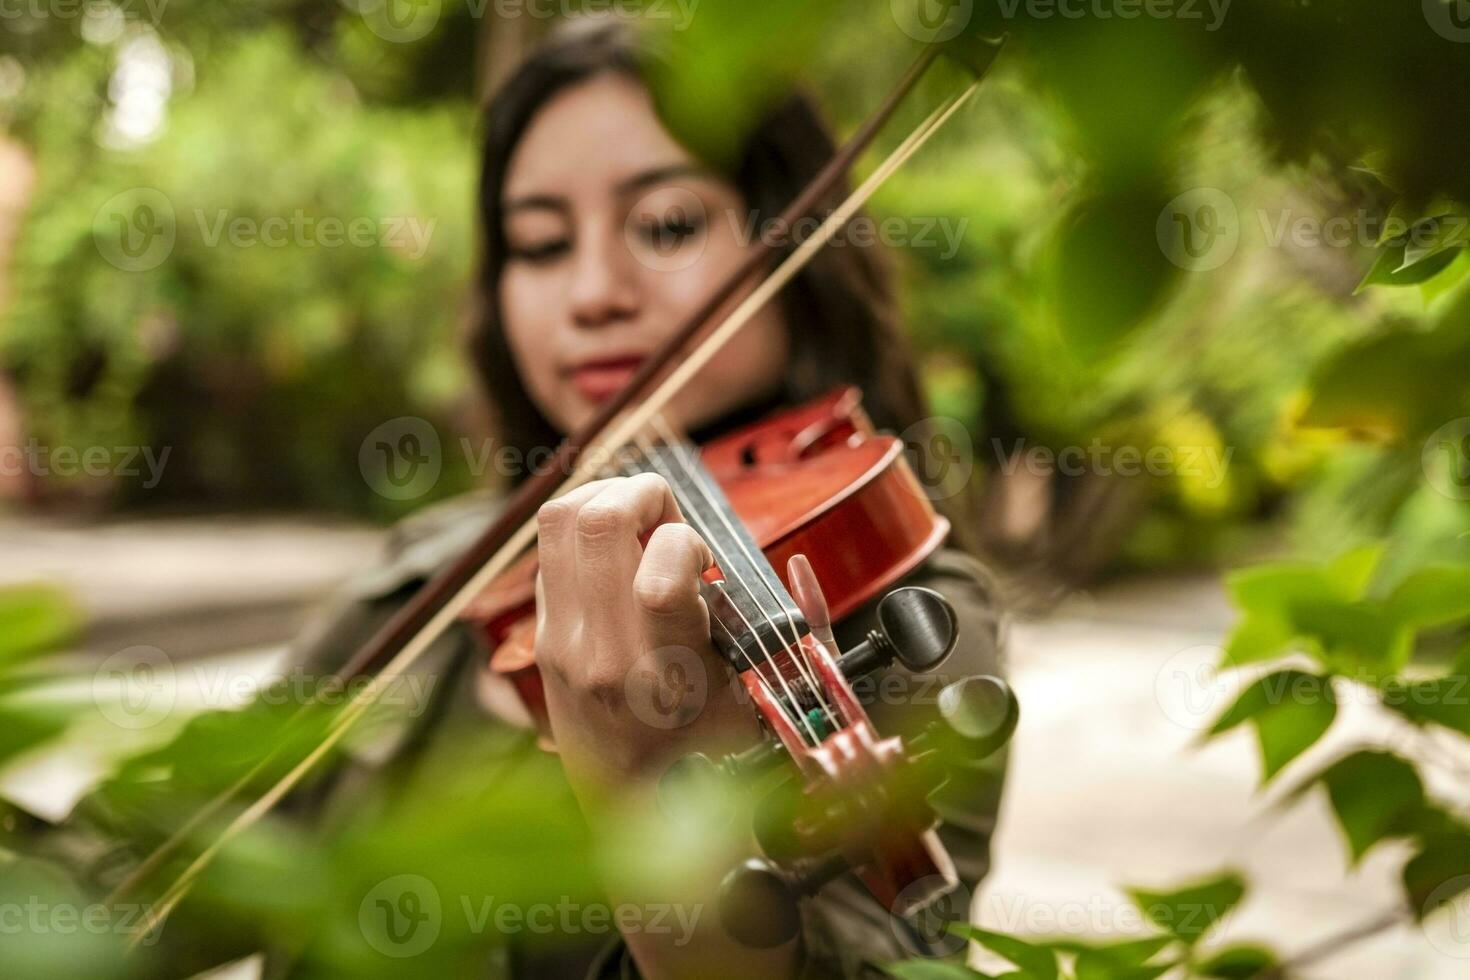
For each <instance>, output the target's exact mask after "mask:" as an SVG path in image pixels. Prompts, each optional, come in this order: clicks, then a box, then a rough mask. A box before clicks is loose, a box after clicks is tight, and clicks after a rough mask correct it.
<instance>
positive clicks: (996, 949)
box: [950, 922, 1057, 980]
mask: <svg viewBox="0 0 1470 980" xmlns="http://www.w3.org/2000/svg"><path fill="white" fill-rule="evenodd" d="M950 929H951V931H952V932H955V933H958V934H959V935H961V936H965V937H966V938H968V939H971V940H973V941H975V942H977V943H979V944H980V945H981V946H984V947H985V948H986V949H988V950H990V951H991V952H992V953H994V954H996V955H997V956H1000V957H1003V958H1005V959H1007V960H1009V961H1010V962H1011V963H1013V964H1015V965H1016V966H1017V967H1019V968H1020V969H1021V971H1022V972H1024V973H1025V974H1026V975H1027V976H1028V977H1035V978H1036V980H1056V977H1057V954H1056V952H1055V950H1053V949H1051V948H1050V947H1046V946H1038V945H1035V944H1033V943H1028V942H1026V941H1025V940H1022V939H1017V938H1016V937H1014V936H1007V935H1004V934H1002V933H998V932H991V931H989V930H987V929H981V928H979V927H978V926H972V925H969V924H967V923H963V922H957V923H955V924H954V925H953V926H951V927H950Z"/></svg>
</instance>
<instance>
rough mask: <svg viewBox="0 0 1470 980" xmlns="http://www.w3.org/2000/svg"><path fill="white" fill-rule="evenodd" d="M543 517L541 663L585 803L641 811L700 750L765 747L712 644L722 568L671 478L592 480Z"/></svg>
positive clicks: (557, 730)
mask: <svg viewBox="0 0 1470 980" xmlns="http://www.w3.org/2000/svg"><path fill="white" fill-rule="evenodd" d="M537 520H538V523H539V525H540V531H539V534H540V538H539V540H540V545H539V548H540V555H539V557H540V565H541V570H540V574H539V575H538V577H537V580H536V610H537V622H536V661H537V664H538V666H539V667H540V670H541V675H542V679H543V681H544V684H545V688H546V704H547V711H548V714H549V716H550V719H551V729H552V735H553V737H554V738H555V740H556V744H557V748H558V750H559V751H560V753H561V755H562V762H563V765H564V767H565V768H566V771H567V776H568V779H569V780H570V781H571V783H572V788H573V789H574V790H575V791H576V792H577V794H578V797H579V798H580V799H582V801H583V805H584V806H587V805H588V804H589V803H592V802H593V798H594V797H603V796H605V795H609V794H615V795H616V797H617V798H619V799H621V800H623V801H627V799H628V794H629V792H630V790H632V791H633V792H635V793H636V792H637V791H638V790H639V789H640V788H645V789H646V788H647V787H649V786H651V785H652V783H653V782H654V781H655V780H656V779H657V778H658V776H659V775H661V774H662V772H663V770H664V769H665V768H667V767H668V765H669V764H670V763H672V762H673V761H674V760H675V759H677V758H678V757H679V756H681V755H684V754H686V753H688V752H695V751H703V752H709V753H719V752H729V751H734V750H738V749H740V748H744V747H746V746H748V745H749V744H750V743H751V742H753V741H754V740H755V738H756V737H757V734H758V730H757V726H756V721H755V713H754V711H753V710H752V707H751V705H750V704H749V703H748V702H746V703H742V697H741V695H742V694H743V692H742V691H741V690H740V688H739V682H738V681H736V680H735V679H734V675H733V672H732V671H731V670H730V669H729V667H728V666H727V665H726V663H725V662H724V660H723V659H722V658H721V657H720V656H719V655H718V654H717V653H716V652H715V650H714V648H713V646H712V645H711V643H710V639H709V636H710V632H709V631H710V622H709V612H708V610H707V609H706V608H705V604H704V599H703V598H702V597H701V596H700V594H699V578H700V574H701V573H702V572H703V571H704V570H705V569H707V568H709V567H710V565H711V564H712V563H713V557H712V556H711V554H710V550H709V548H708V546H707V545H706V544H705V543H704V541H703V540H702V539H701V538H700V537H699V535H698V534H696V533H695V531H694V529H693V528H691V527H689V525H687V524H685V523H684V522H683V518H682V516H681V515H680V513H679V507H678V505H677V504H676V503H675V502H674V497H673V494H672V492H671V491H670V490H669V486H668V484H667V483H666V482H665V481H664V480H663V478H662V477H659V476H657V475H654V474H642V475H639V476H633V477H627V478H617V479H610V480H600V481H598V482H596V483H590V484H587V485H586V486H584V487H580V488H578V489H577V490H574V491H572V492H571V493H569V494H567V495H565V496H563V497H561V498H559V499H557V500H554V501H552V502H551V503H548V504H546V505H545V506H543V507H542V508H541V510H540V512H539V513H538V515H537ZM644 542H646V543H644Z"/></svg>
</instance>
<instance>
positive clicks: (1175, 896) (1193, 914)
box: [1128, 872, 1245, 946]
mask: <svg viewBox="0 0 1470 980" xmlns="http://www.w3.org/2000/svg"><path fill="white" fill-rule="evenodd" d="M1128 894H1129V895H1130V896H1131V897H1132V899H1133V902H1134V904H1135V905H1137V906H1138V907H1139V909H1140V910H1142V912H1143V914H1144V915H1146V916H1148V917H1149V918H1150V919H1151V920H1153V921H1154V922H1155V923H1157V924H1158V925H1159V926H1160V927H1162V928H1164V929H1167V930H1168V931H1169V932H1171V933H1172V934H1174V935H1175V936H1177V937H1179V938H1180V939H1181V940H1183V941H1184V942H1185V943H1187V944H1189V945H1191V946H1192V945H1194V944H1195V943H1196V942H1197V941H1198V940H1199V938H1200V937H1201V936H1203V935H1204V934H1205V932H1207V931H1208V930H1209V928H1210V927H1211V926H1212V925H1214V924H1215V923H1216V922H1217V921H1219V920H1220V919H1221V918H1223V917H1224V916H1226V915H1228V914H1229V912H1230V910H1231V909H1233V908H1235V906H1236V905H1237V904H1238V903H1239V902H1240V900H1241V898H1242V897H1244V895H1245V880H1244V879H1243V878H1241V876H1240V875H1239V874H1236V873H1235V872H1230V873H1228V874H1224V875H1221V876H1220V877H1218V878H1211V879H1209V880H1208V881H1202V882H1200V883H1199V884H1196V885H1190V886H1188V887H1186V888H1182V889H1180V890H1178V891H1173V892H1154V891H1146V890H1143V889H1130V890H1129V893H1128Z"/></svg>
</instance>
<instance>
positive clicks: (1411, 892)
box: [1403, 827, 1470, 919]
mask: <svg viewBox="0 0 1470 980" xmlns="http://www.w3.org/2000/svg"><path fill="white" fill-rule="evenodd" d="M1403 882H1404V895H1405V897H1406V898H1407V899H1408V902H1409V908H1410V910H1412V911H1413V913H1414V915H1415V916H1416V917H1417V918H1419V919H1423V918H1424V917H1426V916H1428V915H1429V914H1430V913H1432V912H1434V911H1435V910H1436V909H1438V908H1440V907H1441V906H1443V905H1444V904H1445V903H1446V902H1449V901H1451V900H1452V899H1454V898H1455V897H1456V896H1457V895H1460V894H1461V893H1463V892H1465V891H1470V828H1464V827H1461V828H1458V829H1457V830H1455V831H1453V832H1442V833H1437V834H1433V835H1431V836H1429V837H1428V838H1427V839H1425V841H1424V844H1423V846H1422V847H1421V848H1420V850H1419V853H1418V854H1416V855H1415V856H1414V857H1413V858H1411V859H1410V860H1409V862H1408V863H1407V864H1405V865H1404V873H1403Z"/></svg>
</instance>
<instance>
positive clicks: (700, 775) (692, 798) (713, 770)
mask: <svg viewBox="0 0 1470 980" xmlns="http://www.w3.org/2000/svg"><path fill="white" fill-rule="evenodd" d="M786 758H787V756H786V749H785V748H784V747H783V746H782V745H781V743H780V742H777V741H775V740H774V739H768V740H767V741H764V742H762V743H761V744H759V745H756V746H754V747H752V748H749V749H746V750H745V751H744V752H740V753H738V754H736V755H727V756H725V757H724V758H722V759H720V760H719V761H718V762H717V761H715V760H714V759H711V758H710V757H709V756H707V755H705V754H704V753H703V752H692V753H690V754H689V755H686V756H682V757H680V758H679V759H677V760H675V762H674V764H673V765H671V766H669V768H668V769H666V770H664V774H663V775H662V776H661V777H659V781H658V802H659V806H660V807H662V808H663V811H664V813H666V814H668V815H669V816H677V815H678V814H680V813H687V812H691V807H695V806H698V803H699V801H700V800H709V799H715V798H718V797H717V794H720V793H724V792H728V791H729V785H730V783H731V782H732V781H734V780H745V779H753V778H755V777H757V776H760V775H762V774H763V773H766V772H769V771H770V770H772V769H774V768H775V767H776V766H778V765H780V764H781V762H782V761H784V760H785V759H786Z"/></svg>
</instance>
